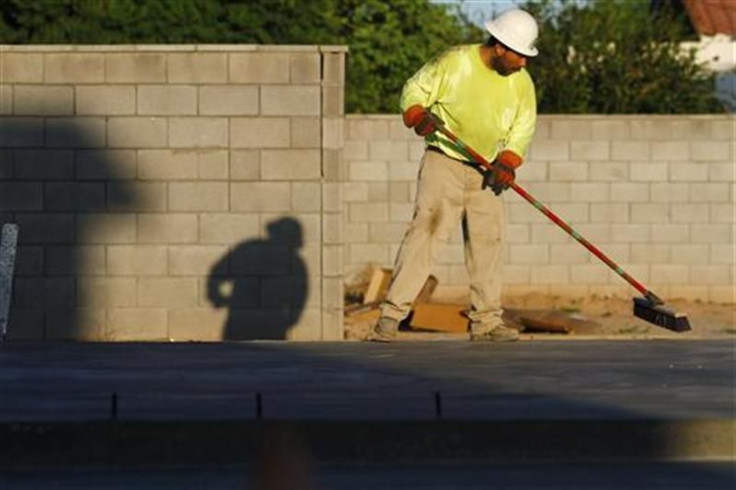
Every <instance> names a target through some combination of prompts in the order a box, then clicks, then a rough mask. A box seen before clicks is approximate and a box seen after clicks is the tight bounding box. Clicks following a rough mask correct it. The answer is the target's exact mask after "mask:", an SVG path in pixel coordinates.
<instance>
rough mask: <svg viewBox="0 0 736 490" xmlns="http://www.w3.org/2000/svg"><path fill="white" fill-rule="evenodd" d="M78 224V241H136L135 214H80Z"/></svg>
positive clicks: (113, 242)
mask: <svg viewBox="0 0 736 490" xmlns="http://www.w3.org/2000/svg"><path fill="white" fill-rule="evenodd" d="M76 225H77V231H76V241H77V242H78V243H89V244H94V243H98V244H108V243H109V244H122V243H135V241H136V216H135V215H134V214H127V213H126V214H124V213H85V214H78V215H77V217H76Z"/></svg>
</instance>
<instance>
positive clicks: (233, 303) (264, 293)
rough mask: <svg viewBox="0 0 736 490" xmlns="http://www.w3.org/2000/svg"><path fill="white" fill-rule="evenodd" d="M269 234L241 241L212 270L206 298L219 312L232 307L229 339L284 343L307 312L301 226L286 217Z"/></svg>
mask: <svg viewBox="0 0 736 490" xmlns="http://www.w3.org/2000/svg"><path fill="white" fill-rule="evenodd" d="M267 230H268V236H267V237H266V239H265V240H248V241H244V242H241V243H240V244H239V245H237V246H235V247H234V248H233V249H232V250H230V252H229V253H228V254H227V255H225V256H223V257H222V258H221V259H220V260H219V261H218V262H217V263H216V264H215V265H214V266H213V267H212V269H211V271H210V275H209V279H208V281H207V297H208V299H209V301H210V302H211V303H212V305H213V306H214V307H215V308H228V315H227V320H226V321H225V326H224V328H223V334H222V338H223V339H224V340H285V339H287V338H289V335H288V334H289V330H290V329H291V328H292V326H293V325H295V324H296V323H297V322H298V321H299V318H300V317H301V315H302V313H303V311H304V306H305V304H306V299H307V294H308V285H307V269H306V265H305V263H304V260H303V259H302V258H301V257H300V256H299V250H300V249H301V247H302V246H303V242H304V239H303V231H302V226H301V224H300V223H299V222H298V221H297V220H296V219H294V218H290V217H284V218H280V219H277V220H274V221H272V222H270V223H269V224H268V227H267Z"/></svg>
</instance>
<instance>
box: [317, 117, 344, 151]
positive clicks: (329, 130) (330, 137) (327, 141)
mask: <svg viewBox="0 0 736 490" xmlns="http://www.w3.org/2000/svg"><path fill="white" fill-rule="evenodd" d="M344 142H345V121H344V119H343V118H341V117H323V118H322V148H325V149H327V150H342V147H343V145H344Z"/></svg>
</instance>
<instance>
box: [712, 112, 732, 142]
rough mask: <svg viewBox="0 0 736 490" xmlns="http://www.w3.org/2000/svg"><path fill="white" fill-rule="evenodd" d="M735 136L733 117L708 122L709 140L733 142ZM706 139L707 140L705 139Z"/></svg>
mask: <svg viewBox="0 0 736 490" xmlns="http://www.w3.org/2000/svg"><path fill="white" fill-rule="evenodd" d="M735 136H736V119H734V118H733V116H730V115H729V116H725V117H724V118H722V119H721V118H719V119H714V120H711V121H710V134H709V138H710V139H714V140H733V139H734V137H735ZM706 139H708V138H706Z"/></svg>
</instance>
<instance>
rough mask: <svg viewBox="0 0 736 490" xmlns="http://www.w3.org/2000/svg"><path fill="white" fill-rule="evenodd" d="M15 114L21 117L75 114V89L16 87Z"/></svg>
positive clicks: (43, 86) (61, 87)
mask: <svg viewBox="0 0 736 490" xmlns="http://www.w3.org/2000/svg"><path fill="white" fill-rule="evenodd" d="M13 113H14V114H18V115H21V116H55V115H68V114H74V89H73V88H72V87H67V86H63V85H15V86H14V87H13Z"/></svg>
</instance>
